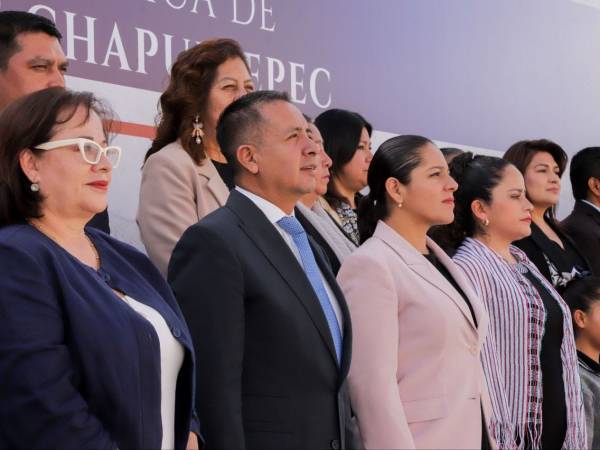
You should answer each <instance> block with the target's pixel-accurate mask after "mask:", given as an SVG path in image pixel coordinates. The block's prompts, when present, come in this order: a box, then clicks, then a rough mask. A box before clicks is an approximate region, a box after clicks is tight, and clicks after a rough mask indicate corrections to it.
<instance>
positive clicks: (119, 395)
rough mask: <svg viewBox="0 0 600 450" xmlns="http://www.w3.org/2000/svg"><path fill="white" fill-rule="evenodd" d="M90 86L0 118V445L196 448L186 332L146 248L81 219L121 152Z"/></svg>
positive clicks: (24, 104)
mask: <svg viewBox="0 0 600 450" xmlns="http://www.w3.org/2000/svg"><path fill="white" fill-rule="evenodd" d="M108 119H109V115H108V111H107V109H106V108H104V107H103V106H102V105H101V104H100V103H99V101H98V100H97V99H96V98H95V97H94V96H93V95H92V94H89V93H78V92H70V91H66V90H64V89H62V88H50V89H46V90H43V91H39V92H36V93H34V94H31V95H29V96H27V97H24V98H22V99H20V100H18V101H16V102H14V103H13V104H11V105H10V106H8V107H7V108H6V109H5V110H4V111H3V112H2V113H1V114H0V292H1V294H0V380H1V381H0V398H1V399H2V400H1V401H0V448H11V449H46V448H77V449H117V448H119V449H134V448H136V449H138V448H144V449H146V448H147V449H185V448H186V447H187V448H193V447H194V446H195V444H197V441H196V438H195V435H192V434H190V429H193V430H197V426H196V425H197V424H196V422H197V420H196V419H195V416H194V413H193V400H194V399H193V397H194V395H193V393H194V386H193V382H194V381H193V380H194V374H193V372H194V361H193V349H192V343H191V338H190V335H189V332H188V329H187V326H186V324H185V322H184V319H183V317H182V315H181V312H180V310H179V308H178V306H177V303H176V301H175V299H174V297H173V295H172V293H171V291H170V289H169V287H168V285H167V284H166V282H165V281H164V279H163V277H162V276H161V275H160V273H159V272H158V271H157V270H156V269H155V267H154V266H153V265H152V263H151V262H150V261H149V260H148V258H147V257H146V256H144V255H143V254H141V253H140V252H138V251H137V250H135V249H134V248H132V247H130V246H129V245H127V244H124V243H122V242H119V241H117V240H116V239H114V238H111V237H110V236H108V235H106V234H104V233H102V232H99V231H97V230H95V229H93V228H90V227H85V224H86V223H87V222H88V221H89V219H90V218H91V217H92V216H93V215H94V214H96V213H98V212H100V211H102V210H104V209H105V208H106V197H107V193H108V188H109V186H110V182H111V177H112V170H113V169H114V168H115V167H117V165H118V163H119V159H120V157H121V149H120V148H118V147H114V146H108V144H107V125H109V124H110V121H109V120H108Z"/></svg>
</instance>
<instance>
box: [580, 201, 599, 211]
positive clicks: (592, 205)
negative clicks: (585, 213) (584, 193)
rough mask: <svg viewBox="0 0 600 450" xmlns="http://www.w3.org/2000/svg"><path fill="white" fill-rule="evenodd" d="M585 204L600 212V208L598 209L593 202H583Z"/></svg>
mask: <svg viewBox="0 0 600 450" xmlns="http://www.w3.org/2000/svg"><path fill="white" fill-rule="evenodd" d="M581 201H582V202H583V203H587V204H588V205H590V206H591V207H592V208H594V209H595V210H596V211H598V212H600V208H598V207H597V206H596V205H594V204H593V203H592V202H588V201H587V200H581Z"/></svg>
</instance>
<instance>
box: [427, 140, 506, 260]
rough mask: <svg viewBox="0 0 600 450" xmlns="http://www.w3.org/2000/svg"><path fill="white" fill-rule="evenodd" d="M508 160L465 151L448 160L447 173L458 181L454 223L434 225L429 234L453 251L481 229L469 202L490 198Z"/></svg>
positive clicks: (489, 199)
mask: <svg viewBox="0 0 600 450" xmlns="http://www.w3.org/2000/svg"><path fill="white" fill-rule="evenodd" d="M509 165H510V163H509V162H508V161H506V160H505V159H502V158H496V157H494V156H485V155H475V156H474V155H473V153H471V152H466V153H463V154H461V155H458V156H456V157H455V158H454V159H452V161H451V162H450V165H449V167H450V176H452V178H454V180H455V181H456V182H457V183H458V189H457V191H456V192H455V193H454V222H452V223H451V224H448V225H441V226H438V227H435V229H433V230H432V232H431V233H430V236H431V237H432V238H433V240H435V241H436V243H437V244H439V245H440V246H441V247H442V248H443V249H444V250H446V252H448V253H450V254H453V253H454V251H456V249H457V248H458V247H459V246H460V244H461V243H462V241H463V240H464V239H465V238H466V237H472V236H474V235H475V234H476V233H477V232H480V231H482V230H481V228H480V225H479V224H478V222H477V221H476V220H475V217H474V216H473V213H472V211H471V203H473V201H474V200H481V201H483V202H485V203H488V204H489V203H490V202H491V201H492V190H493V189H494V188H495V187H496V186H497V185H498V184H499V183H500V181H501V180H502V177H503V175H504V170H505V169H506V167H507V166H509Z"/></svg>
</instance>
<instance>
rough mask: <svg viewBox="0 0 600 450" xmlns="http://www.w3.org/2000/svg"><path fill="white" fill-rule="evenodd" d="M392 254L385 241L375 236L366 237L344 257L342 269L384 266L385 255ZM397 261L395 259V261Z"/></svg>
mask: <svg viewBox="0 0 600 450" xmlns="http://www.w3.org/2000/svg"><path fill="white" fill-rule="evenodd" d="M392 254H393V250H392V249H391V248H390V247H388V246H387V245H386V244H385V242H383V241H382V240H381V239H378V238H376V237H371V238H369V239H367V240H366V241H365V242H364V243H363V244H362V245H361V246H360V247H358V248H357V249H356V250H354V251H353V252H352V253H351V254H350V255H348V256H347V257H346V258H344V262H343V263H342V269H341V270H343V269H344V266H345V271H347V270H349V268H353V267H354V268H360V267H364V268H365V269H366V268H373V267H385V266H386V265H387V264H386V261H387V257H388V256H390V255H392ZM396 262H398V261H395V262H394V263H396ZM359 270H360V269H359Z"/></svg>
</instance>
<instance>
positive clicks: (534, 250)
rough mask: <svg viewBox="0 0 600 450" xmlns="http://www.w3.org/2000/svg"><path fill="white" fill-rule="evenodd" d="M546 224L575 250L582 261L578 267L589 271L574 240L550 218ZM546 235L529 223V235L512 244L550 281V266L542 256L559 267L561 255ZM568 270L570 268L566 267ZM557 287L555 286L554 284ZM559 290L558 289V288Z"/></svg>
mask: <svg viewBox="0 0 600 450" xmlns="http://www.w3.org/2000/svg"><path fill="white" fill-rule="evenodd" d="M547 223H548V225H550V227H552V229H553V230H554V231H555V232H556V234H557V235H558V237H559V238H560V240H561V241H562V242H563V245H564V246H565V247H566V246H569V247H571V249H572V250H573V251H574V252H575V254H576V255H577V256H578V257H579V259H581V261H582V263H583V267H580V269H582V270H584V271H589V267H590V265H589V263H588V261H587V258H586V257H585V256H584V255H583V254H582V253H581V251H580V250H579V248H578V247H577V245H576V244H575V242H573V240H572V239H571V238H570V237H569V236H567V235H566V234H565V233H563V232H562V231H561V229H560V227H558V226H557V224H556V223H553V222H552V221H551V220H547ZM547 240H548V237H547V236H546V235H545V234H544V232H543V231H542V230H541V229H540V227H538V226H537V225H536V224H535V223H533V222H532V223H531V235H530V236H528V237H526V238H524V239H520V240H518V241H515V242H513V244H514V245H516V246H517V247H519V248H520V249H521V250H523V251H524V252H525V254H526V255H527V257H528V258H529V259H530V260H531V262H533V263H534V264H535V266H536V267H537V268H538V270H539V271H540V272H541V273H542V275H544V277H545V278H546V279H547V280H548V281H549V282H550V283H552V277H551V275H550V268H549V267H548V263H547V262H546V259H545V258H544V255H546V256H547V257H548V259H549V260H550V261H551V262H552V263H553V264H554V265H555V266H556V267H557V268H558V269H560V268H561V264H560V261H561V260H562V259H563V257H562V256H561V255H560V254H557V251H556V247H555V246H553V245H548V243H547ZM568 270H569V271H570V268H569V269H568ZM555 287H557V286H555ZM559 292H560V289H559Z"/></svg>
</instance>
